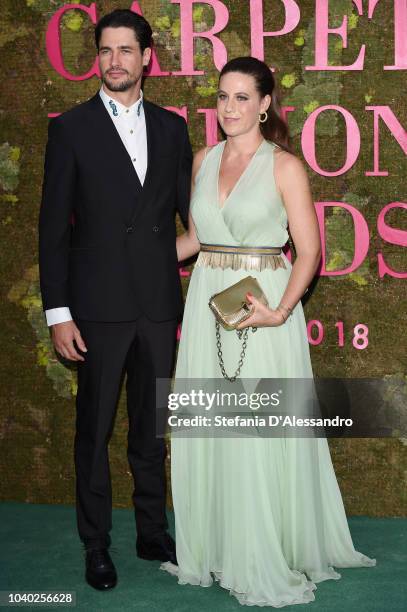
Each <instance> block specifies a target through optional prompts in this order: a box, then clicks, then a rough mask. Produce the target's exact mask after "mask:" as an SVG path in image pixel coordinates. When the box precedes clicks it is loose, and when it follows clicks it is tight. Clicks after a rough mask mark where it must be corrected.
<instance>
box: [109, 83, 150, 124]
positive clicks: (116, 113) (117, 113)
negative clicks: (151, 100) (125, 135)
mask: <svg viewBox="0 0 407 612" xmlns="http://www.w3.org/2000/svg"><path fill="white" fill-rule="evenodd" d="M99 95H100V97H101V98H102V101H103V104H104V105H105V108H106V110H107V111H108V113H109V115H110V116H111V117H112V118H113V119H117V118H118V117H121V116H122V115H123V114H124V115H125V116H126V117H132V116H134V117H140V116H141V115H142V112H143V110H144V109H143V91H142V90H141V89H140V97H139V99H138V100H137V101H136V102H134V104H132V105H131V106H128V107H127V106H124V104H120V102H118V101H117V100H115V99H114V98H111V97H110V96H109V95H108V94H107V93H106V92H105V90H104V89H103V87H101V88H100V90H99Z"/></svg>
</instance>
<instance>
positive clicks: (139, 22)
mask: <svg viewBox="0 0 407 612" xmlns="http://www.w3.org/2000/svg"><path fill="white" fill-rule="evenodd" d="M104 28H131V29H132V30H134V35H135V37H136V40H138V42H139V44H140V49H141V52H142V53H143V51H144V49H146V48H147V47H151V37H152V35H153V32H152V30H151V27H150V24H149V23H148V21H147V20H146V19H144V17H142V16H141V15H137V13H133V11H130V10H129V9H116V10H115V11H113V12H111V13H108V14H107V15H104V16H103V17H102V18H101V19H99V21H98V23H97V25H96V28H95V42H96V47H97V50H98V51H99V42H100V38H101V36H102V30H103V29H104Z"/></svg>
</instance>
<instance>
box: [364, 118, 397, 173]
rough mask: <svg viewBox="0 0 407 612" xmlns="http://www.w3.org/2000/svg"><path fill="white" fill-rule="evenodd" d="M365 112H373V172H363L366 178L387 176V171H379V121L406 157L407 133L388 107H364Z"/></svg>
mask: <svg viewBox="0 0 407 612" xmlns="http://www.w3.org/2000/svg"><path fill="white" fill-rule="evenodd" d="M365 108H366V110H371V111H373V113H374V114H373V171H372V172H365V174H366V176H388V174H389V173H388V172H387V170H382V171H380V169H379V154H380V147H379V129H380V128H379V119H380V117H381V118H382V119H383V121H384V123H385V124H386V125H387V127H388V128H389V130H390V132H391V133H392V134H393V136H394V137H395V139H396V140H397V142H398V143H399V145H400V147H401V148H402V149H403V151H404V153H405V154H406V155H407V131H406V130H405V129H404V128H403V126H402V125H401V123H400V122H399V120H398V119H397V117H395V115H394V113H393V111H392V110H391V109H390V108H389V107H388V106H365Z"/></svg>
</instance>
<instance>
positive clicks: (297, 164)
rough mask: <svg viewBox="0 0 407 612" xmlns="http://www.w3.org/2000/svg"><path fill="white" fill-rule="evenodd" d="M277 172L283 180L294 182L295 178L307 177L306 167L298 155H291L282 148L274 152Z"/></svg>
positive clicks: (277, 148)
mask: <svg viewBox="0 0 407 612" xmlns="http://www.w3.org/2000/svg"><path fill="white" fill-rule="evenodd" d="M274 160H275V164H274V165H275V172H276V175H278V176H279V177H280V178H281V179H282V180H284V179H286V180H290V179H291V180H292V178H293V176H297V177H301V176H304V174H305V175H306V170H305V165H304V163H303V162H302V161H301V159H300V158H299V157H297V155H295V154H294V153H290V152H289V151H286V150H285V149H282V148H281V147H276V148H275V151H274Z"/></svg>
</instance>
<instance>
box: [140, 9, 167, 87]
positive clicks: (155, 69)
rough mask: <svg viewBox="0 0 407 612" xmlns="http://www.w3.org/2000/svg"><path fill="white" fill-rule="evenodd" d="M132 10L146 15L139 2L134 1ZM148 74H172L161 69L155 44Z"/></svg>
mask: <svg viewBox="0 0 407 612" xmlns="http://www.w3.org/2000/svg"><path fill="white" fill-rule="evenodd" d="M130 10H131V11H133V13H137V15H141V16H142V17H144V15H143V11H142V10H141V8H140V6H139V3H138V2H132V5H131V7H130ZM146 74H147V75H148V76H167V75H169V74H170V73H169V72H164V71H163V70H161V68H160V64H159V62H158V59H157V54H156V52H155V49H154V45H153V46H152V49H151V60H150V63H149V65H148V68H147V70H146Z"/></svg>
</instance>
